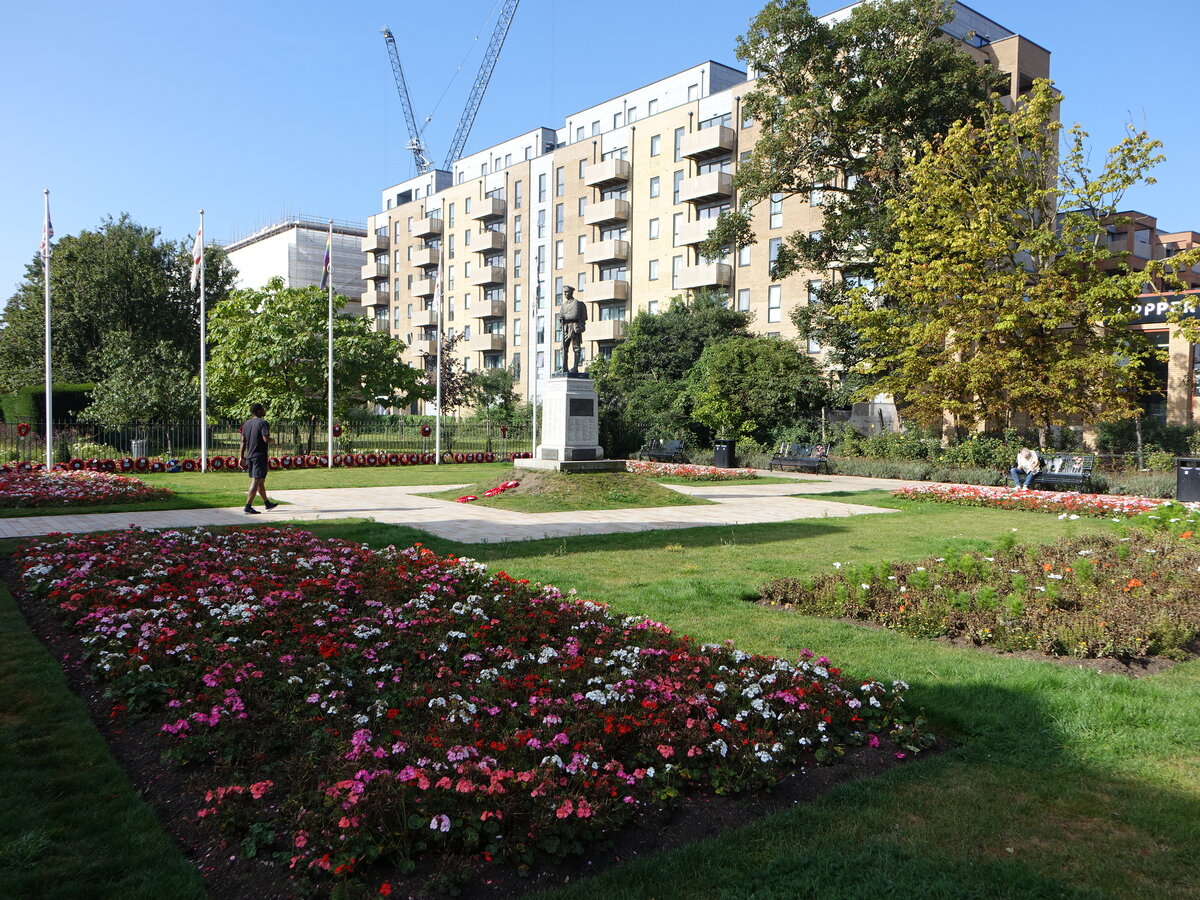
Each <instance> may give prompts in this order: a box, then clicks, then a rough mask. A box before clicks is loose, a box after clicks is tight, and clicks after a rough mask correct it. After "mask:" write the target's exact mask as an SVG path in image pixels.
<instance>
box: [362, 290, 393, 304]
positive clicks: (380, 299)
mask: <svg viewBox="0 0 1200 900" xmlns="http://www.w3.org/2000/svg"><path fill="white" fill-rule="evenodd" d="M360 302H361V303H362V305H363V306H387V305H388V304H389V303H391V302H392V295H391V294H389V293H388V292H387V291H377V290H375V289H374V288H367V289H366V290H365V291H363V295H362V300H361V301H360Z"/></svg>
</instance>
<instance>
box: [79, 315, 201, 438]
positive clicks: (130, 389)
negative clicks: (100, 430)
mask: <svg viewBox="0 0 1200 900" xmlns="http://www.w3.org/2000/svg"><path fill="white" fill-rule="evenodd" d="M101 355H102V356H103V357H104V359H105V360H106V369H107V375H106V376H105V378H104V380H103V381H101V382H99V383H98V384H97V385H96V390H95V391H94V392H93V393H92V403H91V405H90V406H88V408H87V409H86V410H85V411H84V412H83V415H82V418H83V419H85V420H86V421H90V422H100V423H103V424H105V425H108V426H111V427H115V426H119V425H125V424H129V423H151V422H153V423H171V422H189V421H195V420H196V418H197V417H198V416H199V413H200V390H199V387H198V383H197V378H196V374H195V372H196V364H195V363H194V362H193V359H192V357H193V356H194V355H195V354H191V353H188V352H186V351H184V350H183V349H181V348H180V347H179V346H178V345H176V344H173V343H170V342H168V341H158V342H156V343H153V344H145V343H142V342H139V341H137V340H135V338H134V337H133V335H132V334H130V333H129V332H128V331H113V332H110V333H109V334H108V335H106V336H105V339H104V345H103V346H102V348H101Z"/></svg>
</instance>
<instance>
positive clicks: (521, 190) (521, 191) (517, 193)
mask: <svg viewBox="0 0 1200 900" xmlns="http://www.w3.org/2000/svg"><path fill="white" fill-rule="evenodd" d="M523 202H525V182H523V181H515V182H513V209H520V208H521V204H522V203H523Z"/></svg>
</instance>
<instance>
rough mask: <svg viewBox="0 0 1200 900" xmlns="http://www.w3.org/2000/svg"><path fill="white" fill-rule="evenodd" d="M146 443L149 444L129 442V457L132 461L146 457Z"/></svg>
mask: <svg viewBox="0 0 1200 900" xmlns="http://www.w3.org/2000/svg"><path fill="white" fill-rule="evenodd" d="M148 443H149V441H130V442H129V455H130V456H132V457H133V458H134V459H138V458H139V457H142V456H145V455H146V444H148Z"/></svg>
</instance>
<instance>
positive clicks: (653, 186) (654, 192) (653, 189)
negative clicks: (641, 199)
mask: <svg viewBox="0 0 1200 900" xmlns="http://www.w3.org/2000/svg"><path fill="white" fill-rule="evenodd" d="M661 181H662V179H660V178H659V177H658V176H657V175H655V176H654V177H653V178H651V179H650V196H651V197H657V196H658V192H659V185H660V184H661Z"/></svg>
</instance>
